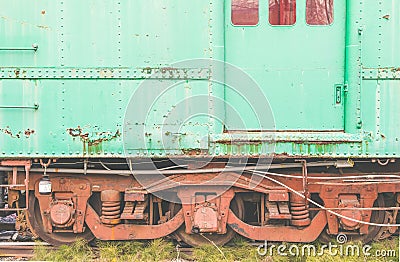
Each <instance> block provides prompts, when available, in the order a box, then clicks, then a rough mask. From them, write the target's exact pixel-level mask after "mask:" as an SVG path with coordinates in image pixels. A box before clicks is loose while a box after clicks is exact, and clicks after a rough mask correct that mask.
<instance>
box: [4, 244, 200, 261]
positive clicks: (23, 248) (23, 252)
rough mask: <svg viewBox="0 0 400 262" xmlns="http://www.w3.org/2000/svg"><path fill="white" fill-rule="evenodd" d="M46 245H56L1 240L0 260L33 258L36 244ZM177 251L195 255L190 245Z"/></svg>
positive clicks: (187, 255) (182, 253) (48, 246)
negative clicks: (6, 258)
mask: <svg viewBox="0 0 400 262" xmlns="http://www.w3.org/2000/svg"><path fill="white" fill-rule="evenodd" d="M38 245H44V246H46V248H48V249H53V248H54V247H53V246H51V245H49V244H48V243H46V242H0V260H1V258H5V257H15V258H31V257H33V255H34V249H35V246H38ZM93 251H95V253H96V251H98V248H97V247H93ZM177 252H178V254H180V255H185V256H186V257H191V256H192V255H193V248H190V247H177Z"/></svg>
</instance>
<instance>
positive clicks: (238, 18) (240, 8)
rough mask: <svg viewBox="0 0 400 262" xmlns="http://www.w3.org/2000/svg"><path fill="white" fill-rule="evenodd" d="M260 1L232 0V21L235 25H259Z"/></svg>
mask: <svg viewBox="0 0 400 262" xmlns="http://www.w3.org/2000/svg"><path fill="white" fill-rule="evenodd" d="M258 1H259V0H232V13H231V20H232V24H234V25H244V26H248V25H257V24H258V19H259V18H258Z"/></svg>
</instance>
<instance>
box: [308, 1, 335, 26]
mask: <svg viewBox="0 0 400 262" xmlns="http://www.w3.org/2000/svg"><path fill="white" fill-rule="evenodd" d="M306 9H307V18H306V21H307V24H309V25H330V24H332V22H333V0H307V7H306Z"/></svg>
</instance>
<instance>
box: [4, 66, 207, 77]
mask: <svg viewBox="0 0 400 262" xmlns="http://www.w3.org/2000/svg"><path fill="white" fill-rule="evenodd" d="M209 77H210V70H209V69H207V68H150V67H149V68H118V67H107V68H61V67H59V68H46V67H42V68H39V67H38V68H32V67H29V68H28V67H27V68H13V67H2V68H0V79H193V80H207V79H209Z"/></svg>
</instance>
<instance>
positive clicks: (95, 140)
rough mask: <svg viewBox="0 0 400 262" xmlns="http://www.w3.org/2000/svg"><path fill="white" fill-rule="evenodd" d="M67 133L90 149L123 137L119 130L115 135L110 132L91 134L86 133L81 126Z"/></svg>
mask: <svg viewBox="0 0 400 262" xmlns="http://www.w3.org/2000/svg"><path fill="white" fill-rule="evenodd" d="M67 132H68V134H69V135H70V136H72V137H79V138H80V139H81V141H82V142H83V143H84V144H87V145H88V146H89V147H91V146H97V145H99V144H101V143H102V142H105V141H110V140H113V139H115V138H117V137H119V136H120V135H121V133H120V131H119V129H117V131H116V132H115V133H114V132H109V131H104V132H92V133H89V132H87V131H84V130H83V129H82V128H81V127H80V126H78V127H76V128H68V129H67Z"/></svg>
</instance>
